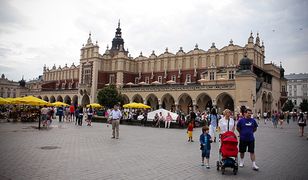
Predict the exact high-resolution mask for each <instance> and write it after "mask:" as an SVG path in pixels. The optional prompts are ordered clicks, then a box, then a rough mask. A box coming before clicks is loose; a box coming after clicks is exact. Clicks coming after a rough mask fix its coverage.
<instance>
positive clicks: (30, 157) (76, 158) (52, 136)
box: [0, 122, 308, 180]
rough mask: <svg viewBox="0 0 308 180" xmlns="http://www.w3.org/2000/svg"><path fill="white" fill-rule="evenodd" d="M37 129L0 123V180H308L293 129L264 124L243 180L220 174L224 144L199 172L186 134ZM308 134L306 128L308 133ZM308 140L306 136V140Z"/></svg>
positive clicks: (305, 157)
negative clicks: (115, 136) (117, 134)
mask: <svg viewBox="0 0 308 180" xmlns="http://www.w3.org/2000/svg"><path fill="white" fill-rule="evenodd" d="M36 125H37V124H34V123H0V179H1V180H2V179H14V180H15V179H25V180H30V179H44V180H45V179H52V180H54V179H55V180H61V179H63V180H68V179H74V180H76V179H87V180H88V179H89V180H91V179H117V180H118V179H125V180H127V179H128V180H129V179H131V180H145V179H164V180H165V179H175V180H179V179H264V180H265V179H288V180H289V179H296V180H298V179H308V175H307V172H308V153H307V151H308V141H307V140H306V137H305V138H304V137H299V136H298V127H297V125H296V124H295V123H293V122H291V124H290V125H288V126H286V127H285V128H284V129H279V128H278V129H274V128H272V126H271V125H270V124H269V123H268V124H266V125H264V124H263V123H261V124H260V127H259V129H258V131H257V132H256V159H257V161H256V162H257V164H258V166H259V167H260V170H259V171H258V172H257V171H253V170H252V169H251V165H252V163H251V161H250V158H249V156H248V154H246V156H245V167H243V168H240V169H239V172H238V174H237V175H233V174H232V171H231V169H229V170H227V172H226V174H225V175H222V174H221V172H220V171H219V172H217V171H216V167H215V164H216V160H217V159H218V143H213V144H212V151H211V159H210V165H211V169H206V168H205V167H204V166H201V157H200V150H199V147H200V146H199V143H198V137H199V135H200V131H201V129H200V128H197V129H195V131H194V139H195V142H193V143H189V142H187V137H186V130H185V129H164V128H151V127H138V126H127V125H120V139H118V140H117V139H111V138H110V137H111V127H110V126H109V127H107V125H106V124H101V123H93V126H92V127H87V126H82V127H77V126H75V125H74V124H73V123H61V124H59V123H58V122H54V123H53V126H52V128H50V129H49V130H41V131H39V130H37V129H34V128H33V126H36ZM307 130H308V129H307V128H306V131H307ZM306 135H307V134H306Z"/></svg>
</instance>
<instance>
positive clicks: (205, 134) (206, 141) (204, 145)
mask: <svg viewBox="0 0 308 180" xmlns="http://www.w3.org/2000/svg"><path fill="white" fill-rule="evenodd" d="M199 141H200V146H201V147H200V150H201V152H202V153H201V157H202V162H201V163H202V164H201V165H202V166H204V158H206V168H207V169H210V164H209V162H210V152H211V143H212V138H211V135H210V134H209V127H208V126H204V127H203V128H202V134H201V135H200V138H199Z"/></svg>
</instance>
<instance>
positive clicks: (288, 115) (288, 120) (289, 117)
mask: <svg viewBox="0 0 308 180" xmlns="http://www.w3.org/2000/svg"><path fill="white" fill-rule="evenodd" d="M290 119H291V115H290V112H289V111H288V112H287V123H288V124H290Z"/></svg>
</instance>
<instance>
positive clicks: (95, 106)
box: [87, 103, 103, 108]
mask: <svg viewBox="0 0 308 180" xmlns="http://www.w3.org/2000/svg"><path fill="white" fill-rule="evenodd" d="M90 106H91V107H92V108H102V107H103V106H102V105H100V104H98V103H92V104H88V105H87V107H90Z"/></svg>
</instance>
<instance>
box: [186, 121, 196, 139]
mask: <svg viewBox="0 0 308 180" xmlns="http://www.w3.org/2000/svg"><path fill="white" fill-rule="evenodd" d="M193 130H194V123H193V122H192V121H190V122H189V124H188V127H187V135H188V142H194V140H193Z"/></svg>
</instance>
